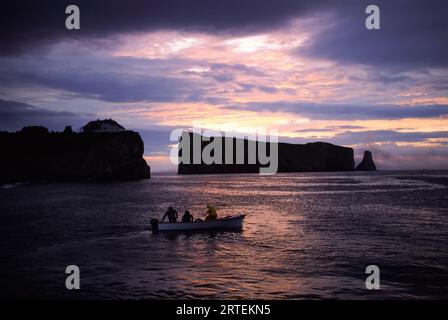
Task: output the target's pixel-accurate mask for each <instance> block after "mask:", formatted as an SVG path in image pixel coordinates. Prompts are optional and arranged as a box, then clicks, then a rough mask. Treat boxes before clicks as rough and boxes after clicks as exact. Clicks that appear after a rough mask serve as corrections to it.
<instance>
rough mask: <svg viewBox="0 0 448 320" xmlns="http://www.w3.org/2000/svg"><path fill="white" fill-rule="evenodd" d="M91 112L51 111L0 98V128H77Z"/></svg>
mask: <svg viewBox="0 0 448 320" xmlns="http://www.w3.org/2000/svg"><path fill="white" fill-rule="evenodd" d="M94 117H95V116H94V115H91V114H75V113H71V112H67V111H52V110H48V109H44V108H39V107H36V106H33V105H29V104H26V103H21V102H16V101H7V100H1V99H0V130H5V131H15V130H19V129H21V128H22V127H24V126H29V125H40V126H45V127H47V128H49V129H51V130H62V129H63V128H64V127H65V126H66V125H71V126H73V129H78V128H80V127H81V126H83V125H84V124H85V123H86V121H87V119H88V118H90V119H92V118H94Z"/></svg>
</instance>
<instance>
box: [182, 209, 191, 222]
mask: <svg viewBox="0 0 448 320" xmlns="http://www.w3.org/2000/svg"><path fill="white" fill-rule="evenodd" d="M182 222H193V216H192V215H191V213H190V211H188V210H186V211H185V213H184V215H183V216H182Z"/></svg>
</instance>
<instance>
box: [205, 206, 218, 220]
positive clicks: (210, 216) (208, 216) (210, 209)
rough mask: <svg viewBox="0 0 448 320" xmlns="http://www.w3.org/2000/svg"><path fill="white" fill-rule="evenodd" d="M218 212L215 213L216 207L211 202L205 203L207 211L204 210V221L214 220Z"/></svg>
mask: <svg viewBox="0 0 448 320" xmlns="http://www.w3.org/2000/svg"><path fill="white" fill-rule="evenodd" d="M217 217H218V214H217V213H216V208H215V207H214V206H212V205H211V204H208V205H207V211H206V212H205V219H204V220H205V221H211V220H216V218H217Z"/></svg>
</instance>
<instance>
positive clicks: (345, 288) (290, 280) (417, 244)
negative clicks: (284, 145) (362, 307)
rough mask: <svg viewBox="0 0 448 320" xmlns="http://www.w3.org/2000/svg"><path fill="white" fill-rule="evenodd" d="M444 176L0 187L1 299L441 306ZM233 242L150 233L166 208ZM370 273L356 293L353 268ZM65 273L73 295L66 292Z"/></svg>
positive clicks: (445, 280)
mask: <svg viewBox="0 0 448 320" xmlns="http://www.w3.org/2000/svg"><path fill="white" fill-rule="evenodd" d="M447 191H448V172H432V171H427V172H375V173H356V172H351V173H303V174H302V173H300V174H299V173H297V174H279V175H276V176H269V177H267V176H259V175H250V174H247V175H246V174H245V175H215V176H212V175H204V176H177V175H169V174H160V175H154V176H153V178H152V179H150V180H146V181H138V182H124V183H90V184H84V183H40V184H21V185H14V186H3V187H1V188H0V218H1V223H0V252H1V255H0V297H2V298H39V299H47V298H57V299H160V298H163V299H179V298H187V299H189V298H199V299H239V298H244V299H327V298H331V299H431V298H448V192H447ZM207 203H212V204H215V205H216V206H217V208H218V214H220V215H228V214H235V213H240V212H243V213H246V214H247V217H246V220H245V224H244V228H243V230H242V231H241V232H215V233H206V232H205V233H193V234H169V235H165V234H157V235H153V234H152V233H151V231H150V219H151V218H153V217H158V218H161V217H162V215H163V213H164V211H165V210H166V208H167V207H168V206H169V205H172V206H174V207H175V208H176V209H178V210H179V211H182V212H183V211H184V210H186V209H189V210H190V211H191V212H192V213H193V214H194V215H195V217H199V216H200V215H201V214H202V213H203V212H204V210H205V206H206V204H207ZM372 264H373V265H377V266H378V267H379V268H380V289H379V290H367V289H366V287H365V279H366V277H367V276H368V275H367V274H366V273H365V269H366V267H367V266H368V265H372ZM68 265H77V266H78V267H79V268H80V273H81V289H80V290H72V291H69V290H67V289H66V288H65V279H66V276H67V274H65V268H66V266H68Z"/></svg>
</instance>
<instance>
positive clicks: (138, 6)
mask: <svg viewBox="0 0 448 320" xmlns="http://www.w3.org/2000/svg"><path fill="white" fill-rule="evenodd" d="M321 2H322V1H320V2H319V1H318V3H321ZM70 4H74V3H73V1H69V0H42V1H25V0H5V1H3V2H2V7H1V10H0V12H1V14H2V16H1V19H0V39H1V41H0V52H1V53H2V54H14V53H18V52H24V51H27V50H31V49H33V48H36V47H39V46H40V45H45V44H50V43H54V42H56V41H59V40H61V39H67V38H97V37H99V38H101V37H107V36H111V35H115V34H123V33H136V32H145V31H153V30H162V29H176V30H190V31H204V32H210V33H227V34H228V33H244V32H255V31H260V30H266V29H270V28H272V27H275V26H281V25H283V24H285V23H286V22H287V21H288V20H289V19H291V18H292V17H297V16H301V15H304V14H306V13H307V12H309V11H310V10H311V8H313V7H315V6H316V1H311V0H303V1H296V0H276V1H271V0H226V1H219V2H217V1H213V0H194V1H184V0H154V1H145V0H129V1H126V2H123V1H119V0H77V1H76V4H77V5H78V6H79V8H80V11H81V29H80V30H76V31H72V30H70V31H69V30H66V29H65V19H66V17H67V15H66V14H65V8H66V7H67V6H68V5H70Z"/></svg>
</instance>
